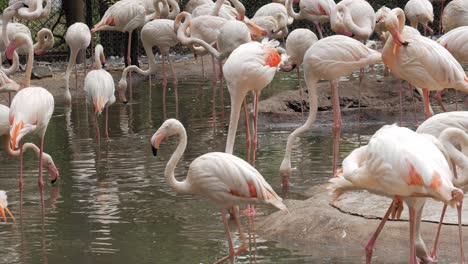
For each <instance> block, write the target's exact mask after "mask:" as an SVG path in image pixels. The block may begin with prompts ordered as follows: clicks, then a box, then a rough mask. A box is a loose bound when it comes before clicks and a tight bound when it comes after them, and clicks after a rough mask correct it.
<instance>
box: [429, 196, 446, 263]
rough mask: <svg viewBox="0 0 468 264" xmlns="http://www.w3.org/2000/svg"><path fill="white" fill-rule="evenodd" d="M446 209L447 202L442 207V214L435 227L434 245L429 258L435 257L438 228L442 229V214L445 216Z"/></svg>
mask: <svg viewBox="0 0 468 264" xmlns="http://www.w3.org/2000/svg"><path fill="white" fill-rule="evenodd" d="M446 209H447V204H444V207H443V208H442V214H441V215H440V221H439V226H438V227H437V232H436V237H435V240H434V246H433V247H432V252H431V258H433V259H436V258H437V246H438V244H439V235H440V229H442V224H443V222H444V216H445V210H446Z"/></svg>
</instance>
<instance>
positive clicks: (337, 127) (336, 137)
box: [331, 80, 341, 174]
mask: <svg viewBox="0 0 468 264" xmlns="http://www.w3.org/2000/svg"><path fill="white" fill-rule="evenodd" d="M331 87H332V100H333V167H332V169H333V170H332V172H333V174H334V173H335V171H336V168H337V164H338V155H339V152H340V133H341V109H340V98H339V96H338V82H337V81H336V80H334V81H331Z"/></svg>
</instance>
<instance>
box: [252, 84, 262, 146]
mask: <svg viewBox="0 0 468 264" xmlns="http://www.w3.org/2000/svg"><path fill="white" fill-rule="evenodd" d="M259 98H260V92H255V96H254V111H253V114H254V117H253V125H254V127H253V145H254V146H257V144H258V135H257V132H258V100H259Z"/></svg>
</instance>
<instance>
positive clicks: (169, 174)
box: [164, 128, 190, 193]
mask: <svg viewBox="0 0 468 264" xmlns="http://www.w3.org/2000/svg"><path fill="white" fill-rule="evenodd" d="M186 147H187V134H186V132H185V129H183V128H182V129H181V131H180V132H179V144H178V145H177V148H176V150H175V151H174V153H173V154H172V156H171V158H170V159H169V161H168V162H167V165H166V170H165V171H164V176H165V179H166V182H167V184H168V185H169V186H170V187H171V188H172V189H173V190H174V191H175V192H177V193H189V191H190V185H189V184H188V183H187V181H186V180H184V181H178V180H177V179H176V178H175V176H174V171H175V168H176V166H177V163H179V160H180V158H181V157H182V155H183V154H184V152H185V148H186Z"/></svg>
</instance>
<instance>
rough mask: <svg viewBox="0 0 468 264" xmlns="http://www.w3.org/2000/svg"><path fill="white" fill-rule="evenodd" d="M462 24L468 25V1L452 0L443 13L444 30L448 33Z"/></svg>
mask: <svg viewBox="0 0 468 264" xmlns="http://www.w3.org/2000/svg"><path fill="white" fill-rule="evenodd" d="M461 26H468V1H466V0H453V1H450V3H448V4H447V6H446V7H445V8H444V12H443V13H442V27H443V29H444V32H445V33H447V32H449V31H450V30H452V29H454V28H457V27H461Z"/></svg>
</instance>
